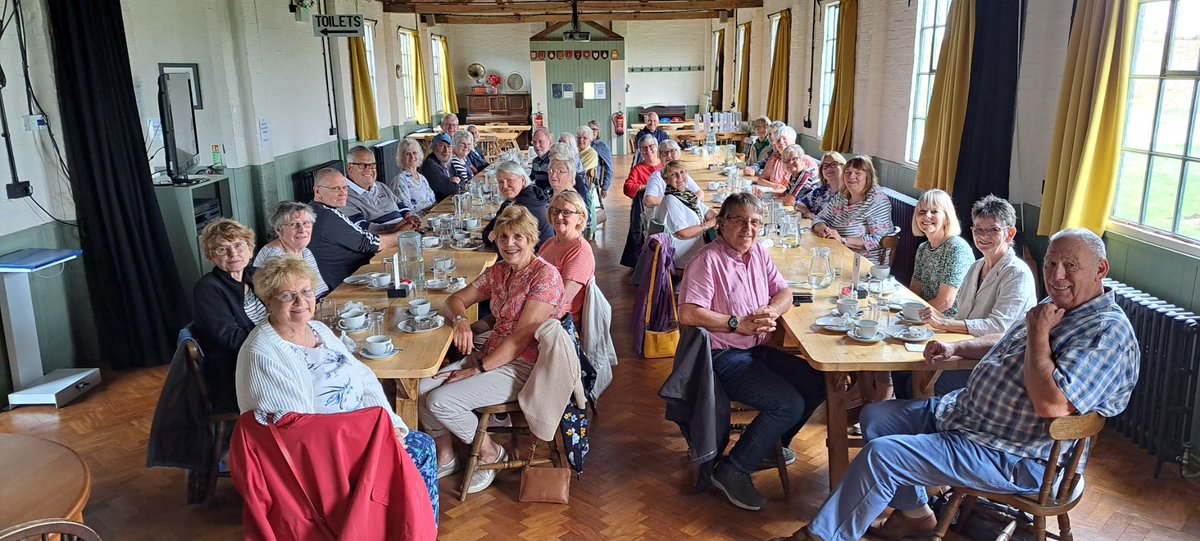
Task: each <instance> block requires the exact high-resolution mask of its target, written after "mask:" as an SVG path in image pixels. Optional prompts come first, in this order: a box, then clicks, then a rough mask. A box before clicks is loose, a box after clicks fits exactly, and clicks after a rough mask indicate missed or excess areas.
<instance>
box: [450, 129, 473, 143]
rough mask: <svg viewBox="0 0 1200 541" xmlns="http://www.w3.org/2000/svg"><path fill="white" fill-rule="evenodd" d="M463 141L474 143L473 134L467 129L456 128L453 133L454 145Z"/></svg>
mask: <svg viewBox="0 0 1200 541" xmlns="http://www.w3.org/2000/svg"><path fill="white" fill-rule="evenodd" d="M463 141H466V142H467V143H470V144H472V145H473V144H475V136H474V135H471V132H469V131H467V130H458V131H457V132H455V133H454V145H455V146H458V144H459V143H461V142H463Z"/></svg>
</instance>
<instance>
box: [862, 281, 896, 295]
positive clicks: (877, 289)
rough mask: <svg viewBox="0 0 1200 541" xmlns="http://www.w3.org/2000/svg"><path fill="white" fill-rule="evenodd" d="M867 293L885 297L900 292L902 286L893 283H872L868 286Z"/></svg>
mask: <svg viewBox="0 0 1200 541" xmlns="http://www.w3.org/2000/svg"><path fill="white" fill-rule="evenodd" d="M867 291H869V292H871V293H880V294H883V295H891V294H892V293H895V292H897V291H900V284H899V283H896V282H892V281H887V282H871V283H868V284H867Z"/></svg>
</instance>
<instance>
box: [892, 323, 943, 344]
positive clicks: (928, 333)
mask: <svg viewBox="0 0 1200 541" xmlns="http://www.w3.org/2000/svg"><path fill="white" fill-rule="evenodd" d="M909 329H921V330H922V331H924V332H922V333H921V334H920V335H917V336H910V335H909V334H907V332H908V330H909ZM884 331H885V332H887V333H888V335H890V336H891V337H892V338H895V339H896V340H900V341H902V342H914V343H916V342H926V341H929V340H932V339H933V336H934V332H933V329H930V328H929V327H906V326H904V325H893V326H891V327H888V328H887V329H884Z"/></svg>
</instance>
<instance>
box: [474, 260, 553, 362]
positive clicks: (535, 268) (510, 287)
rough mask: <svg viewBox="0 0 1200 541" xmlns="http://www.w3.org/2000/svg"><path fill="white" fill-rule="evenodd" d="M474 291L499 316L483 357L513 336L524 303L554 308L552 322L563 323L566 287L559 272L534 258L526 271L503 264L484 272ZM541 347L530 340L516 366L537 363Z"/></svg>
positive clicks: (502, 262) (476, 281)
mask: <svg viewBox="0 0 1200 541" xmlns="http://www.w3.org/2000/svg"><path fill="white" fill-rule="evenodd" d="M474 286H475V289H478V290H479V292H480V293H482V294H483V295H484V296H486V297H488V298H490V299H491V301H492V314H493V315H495V316H496V326H494V327H492V335H491V336H489V337H488V339H487V342H486V343H484V344H483V354H484V355H488V354H490V353H491V352H492V351H494V350H495V349H496V347H497V346H499V345H500V342H503V341H504V339H505V338H508V337H509V336H512V334H513V332H515V331H516V329H517V322H518V321H520V320H521V314H522V313H523V312H524V311H525V301H538V302H544V303H546V304H549V305H552V306H554V313H552V314H550V317H551V318H554V319H560V318H562V316H563V314H564V313H565V310H564V307H565V304H566V303H564V302H563V301H562V296H563V283H562V277H560V276H559V274H558V269H555V268H554V265H551V264H549V263H547V262H546V260H545V259H542V258H540V257H535V258H534V260H533V263H530V264H529V266H528V267H525V270H523V271H520V272H513V270H512V267H510V266H509V265H508V263H505V262H504V261H501V262H499V263H496V264H495V265H493V266H492V267H491V268H489V269H488V270H486V271H483V274H481V275H480V276H479V278H478V279H476V280H475V282H474ZM537 358H538V347H537V341H536V340H530V341H529V343H528V344H526V345H525V348H524V349H522V350H521V352H520V353H518V354H517V357H516V359H514V360H516V361H517V362H522V363H526V364H533V363H536V362H537Z"/></svg>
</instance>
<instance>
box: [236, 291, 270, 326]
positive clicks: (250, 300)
mask: <svg viewBox="0 0 1200 541" xmlns="http://www.w3.org/2000/svg"><path fill="white" fill-rule="evenodd" d="M242 311H243V312H246V317H248V318H250V321H253V322H254V324H255V325H258V324H259V323H262V322H264V321H266V320H267V306H266V305H265V304H263V303H262V301H260V300H258V296H256V295H254V294H253V293H252V294H250V295H246V297H245V300H244V301H242Z"/></svg>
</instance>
